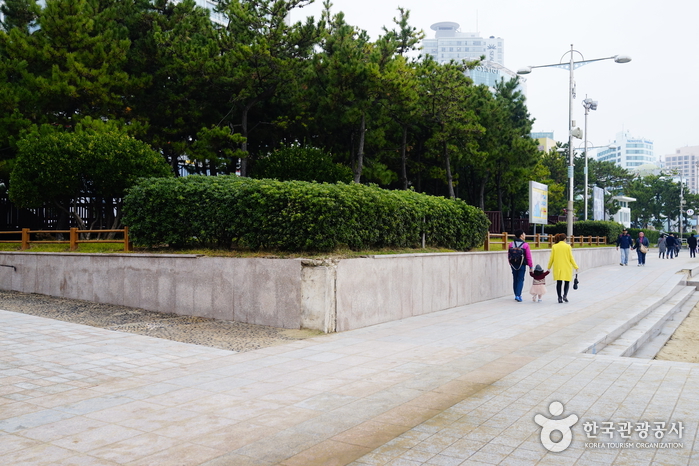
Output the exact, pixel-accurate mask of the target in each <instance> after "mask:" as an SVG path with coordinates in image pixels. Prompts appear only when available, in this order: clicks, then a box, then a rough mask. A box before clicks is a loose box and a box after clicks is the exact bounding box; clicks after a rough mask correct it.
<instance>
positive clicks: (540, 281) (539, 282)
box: [529, 264, 551, 302]
mask: <svg viewBox="0 0 699 466" xmlns="http://www.w3.org/2000/svg"><path fill="white" fill-rule="evenodd" d="M549 273H551V272H549V271H548V270H547V271H546V272H544V269H542V268H541V266H540V265H539V264H536V267H534V271H533V272H529V275H531V276H532V278H533V279H534V282H533V283H532V289H531V290H529V293H531V295H532V301H534V302H536V301H537V299H538V300H539V302H541V297H542V296H544V295H545V294H546V275H548V274H549Z"/></svg>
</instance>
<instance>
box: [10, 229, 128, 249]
mask: <svg viewBox="0 0 699 466" xmlns="http://www.w3.org/2000/svg"><path fill="white" fill-rule="evenodd" d="M100 233H122V234H123V238H122V239H81V238H80V237H81V235H82V236H83V237H85V236H88V237H89V236H90V235H93V234H100ZM37 234H45V235H59V234H68V238H69V239H68V240H60V239H32V235H37ZM0 235H16V236H20V235H21V238H20V239H9V240H0V243H21V245H22V246H21V247H22V251H26V250H27V249H29V247H30V246H31V245H32V244H70V250H71V251H75V250H77V249H78V245H79V244H84V243H123V244H124V251H125V252H129V251H131V249H132V246H131V243H130V241H129V227H124V228H122V229H121V230H78V229H77V228H71V229H70V230H30V229H29V228H22V230H21V231H0Z"/></svg>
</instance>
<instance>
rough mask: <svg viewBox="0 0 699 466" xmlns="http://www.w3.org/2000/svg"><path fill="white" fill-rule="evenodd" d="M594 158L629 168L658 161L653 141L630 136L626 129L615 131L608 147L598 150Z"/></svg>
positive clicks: (632, 168)
mask: <svg viewBox="0 0 699 466" xmlns="http://www.w3.org/2000/svg"><path fill="white" fill-rule="evenodd" d="M596 158H597V161H598V162H613V163H615V164H617V165H618V166H620V167H623V168H626V169H629V170H634V169H637V168H638V167H640V166H641V165H647V164H657V163H658V159H657V158H656V157H655V154H654V153H653V141H651V140H650V139H646V138H636V137H632V136H631V135H630V133H629V132H628V131H621V132H619V133H617V135H616V138H615V139H614V142H612V143H611V144H609V148H607V149H602V150H599V151H598V152H597V157H596Z"/></svg>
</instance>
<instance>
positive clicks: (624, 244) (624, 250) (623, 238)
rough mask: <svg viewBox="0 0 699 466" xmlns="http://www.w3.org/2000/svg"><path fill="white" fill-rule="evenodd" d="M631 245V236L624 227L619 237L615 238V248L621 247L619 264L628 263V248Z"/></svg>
mask: <svg viewBox="0 0 699 466" xmlns="http://www.w3.org/2000/svg"><path fill="white" fill-rule="evenodd" d="M632 245H633V238H632V237H631V235H630V234H629V232H628V230H627V229H626V228H624V230H623V231H622V232H621V234H620V235H619V237H618V238H617V239H616V250H617V251H618V250H619V249H621V260H620V261H619V265H626V266H628V265H629V249H630V248H631V246H632Z"/></svg>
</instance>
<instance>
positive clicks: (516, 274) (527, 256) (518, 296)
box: [510, 230, 534, 303]
mask: <svg viewBox="0 0 699 466" xmlns="http://www.w3.org/2000/svg"><path fill="white" fill-rule="evenodd" d="M524 239H525V235H524V231H523V230H517V231H515V240H514V241H512V242H511V243H510V248H512V247H517V248H522V249H523V250H524V262H523V263H522V264H520V266H519V267H514V266H513V265H512V264H510V268H511V269H512V288H513V290H514V292H515V301H517V302H519V303H521V302H522V288H524V272H526V271H527V266H529V269H531V268H532V267H533V266H534V264H533V262H532V251H531V249H529V245H528V244H527V243H526V242H525V241H524Z"/></svg>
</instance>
